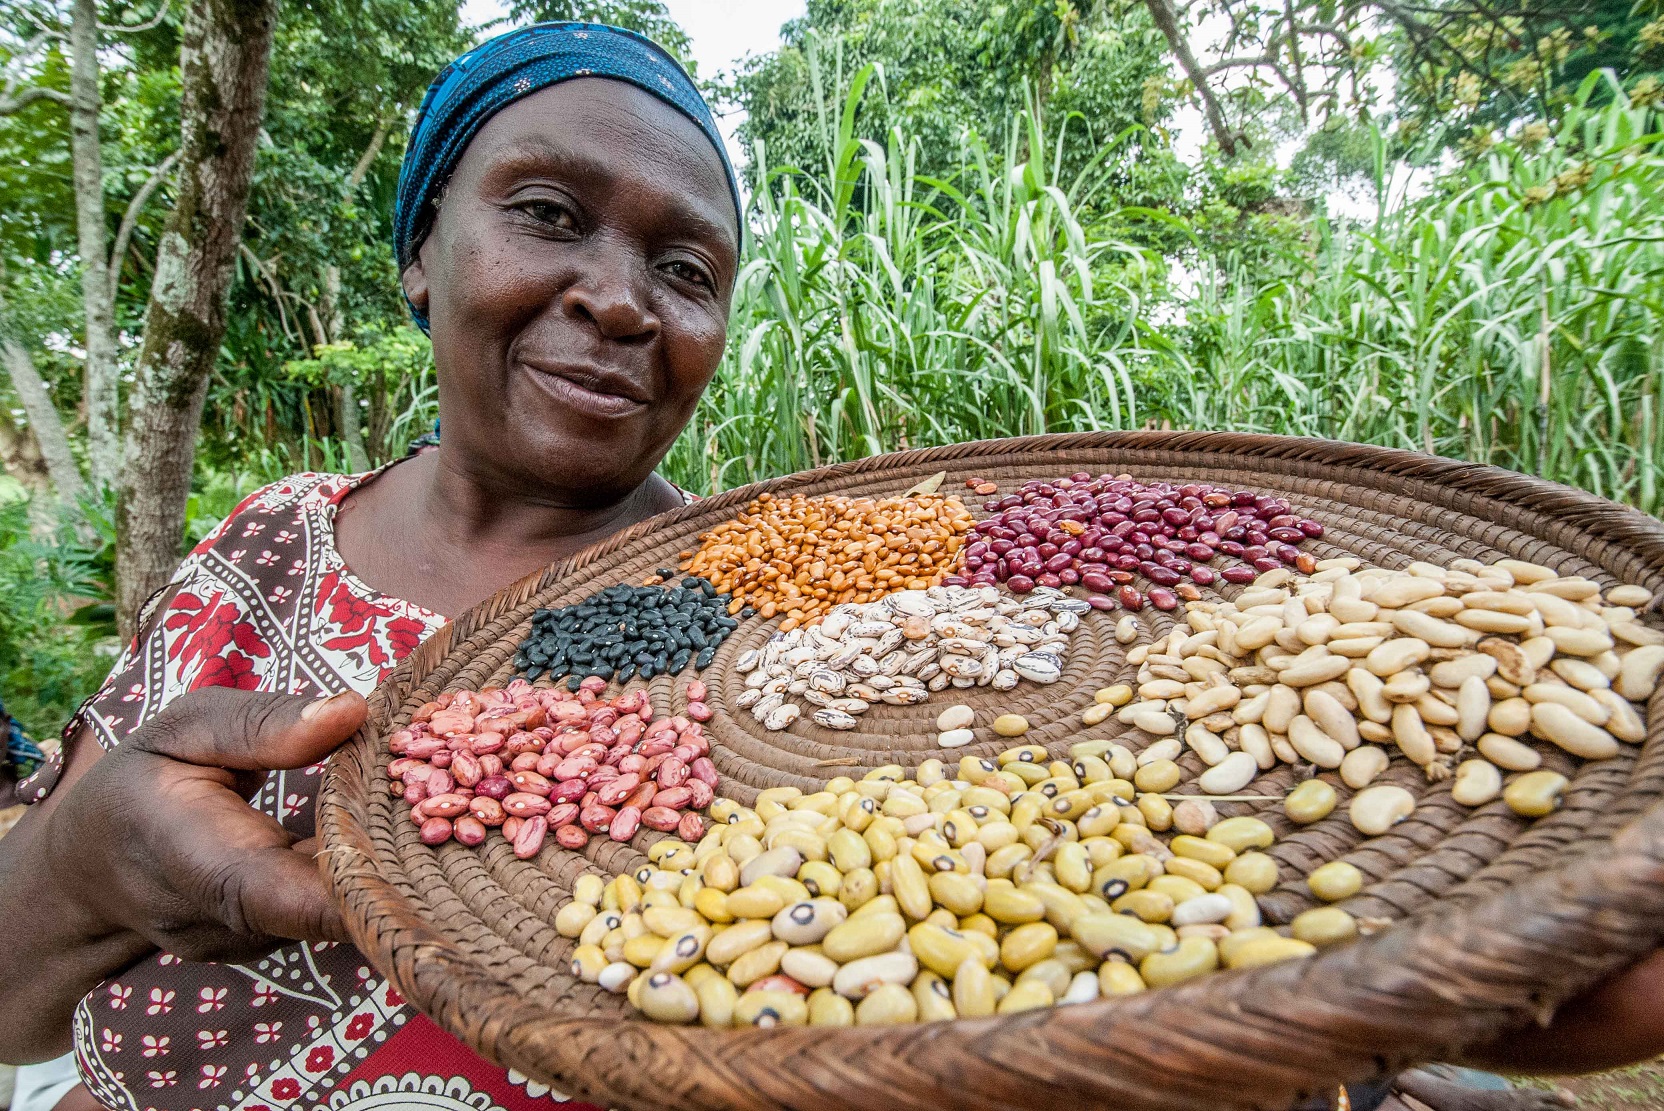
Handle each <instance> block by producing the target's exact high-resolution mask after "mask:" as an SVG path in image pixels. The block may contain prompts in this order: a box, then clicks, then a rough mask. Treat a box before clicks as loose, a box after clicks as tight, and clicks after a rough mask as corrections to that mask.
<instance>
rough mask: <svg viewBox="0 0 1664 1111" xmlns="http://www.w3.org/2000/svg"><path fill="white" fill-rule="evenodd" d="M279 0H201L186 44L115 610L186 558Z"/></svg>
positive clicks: (124, 493) (121, 611)
mask: <svg viewBox="0 0 1664 1111" xmlns="http://www.w3.org/2000/svg"><path fill="white" fill-rule="evenodd" d="M276 8H277V5H276V0H192V3H191V6H190V8H189V9H188V11H187V12H186V16H185V27H184V36H183V39H182V41H181V44H180V51H179V69H180V84H181V86H182V88H183V94H184V95H183V98H182V101H181V104H180V117H181V119H180V140H181V141H180V144H179V152H180V158H179V189H178V201H177V202H176V203H175V205H174V208H173V211H172V213H170V214H169V216H168V220H167V225H166V227H165V229H164V230H163V233H162V241H161V245H160V247H159V249H158V251H157V254H156V277H155V280H154V281H153V282H152V284H151V290H150V304H149V306H148V307H147V309H146V312H145V327H144V345H143V347H142V348H141V349H140V352H139V361H138V370H137V382H136V384H135V386H134V390H133V401H132V404H131V406H130V407H129V412H128V420H127V438H126V461H125V466H124V469H123V473H122V484H121V490H120V495H119V498H118V501H117V510H116V522H117V526H118V531H117V541H116V582H117V622H118V625H119V627H120V630H121V635H122V636H123V638H125V637H127V636H130V635H131V634H132V631H133V622H134V619H135V617H136V616H137V614H138V611H139V607H140V606H141V605H143V603H144V600H145V599H146V598H147V597H149V596H150V595H151V593H153V592H154V591H156V590H158V589H160V588H161V587H162V586H165V585H166V584H167V581H168V578H169V576H171V575H172V574H173V569H174V568H175V567H176V566H177V565H178V563H179V544H180V538H181V536H182V534H183V530H184V526H185V500H186V497H187V496H188V495H189V493H190V488H191V468H192V464H193V462H194V460H195V457H196V436H197V430H198V427H199V426H200V424H201V422H202V404H203V399H204V398H205V397H206V396H207V392H208V378H209V374H210V372H211V371H212V370H213V368H214V360H215V357H216V356H217V355H218V353H219V346H220V340H221V338H222V337H223V336H224V334H225V297H226V290H227V289H228V287H229V286H230V284H231V266H232V262H233V261H234V260H235V259H236V256H237V245H238V243H239V242H240V239H241V236H242V229H243V216H244V214H245V212H246V210H247V207H248V191H249V180H250V178H251V177H252V176H253V170H254V152H255V142H256V139H257V138H258V136H259V132H260V122H261V117H262V114H263V112H264V109H265V100H266V74H267V64H268V62H269V60H270V57H271V47H272V27H273V24H274V23H275V21H276Z"/></svg>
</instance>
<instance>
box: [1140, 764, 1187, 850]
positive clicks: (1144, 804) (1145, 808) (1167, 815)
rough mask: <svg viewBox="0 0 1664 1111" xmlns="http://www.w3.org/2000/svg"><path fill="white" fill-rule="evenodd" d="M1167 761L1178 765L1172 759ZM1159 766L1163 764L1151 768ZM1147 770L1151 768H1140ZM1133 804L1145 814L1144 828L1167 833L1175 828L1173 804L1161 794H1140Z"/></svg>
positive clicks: (1175, 766) (1153, 765)
mask: <svg viewBox="0 0 1664 1111" xmlns="http://www.w3.org/2000/svg"><path fill="white" fill-rule="evenodd" d="M1166 763H1167V764H1171V765H1172V767H1174V768H1177V767H1178V765H1177V764H1172V762H1171V761H1167V762H1166ZM1158 766H1161V765H1156V764H1152V765H1150V767H1151V768H1155V767H1158ZM1147 770H1149V769H1146V768H1140V769H1139V771H1140V773H1143V772H1144V771H1147ZM1133 805H1134V806H1136V807H1137V808H1138V812H1139V813H1140V814H1142V815H1144V828H1146V829H1150V830H1154V831H1155V832H1157V833H1165V832H1167V831H1168V830H1170V829H1172V828H1173V804H1172V803H1170V802H1168V801H1167V800H1166V799H1164V798H1162V797H1161V796H1160V795H1158V794H1154V793H1152V792H1145V793H1144V794H1141V795H1139V796H1138V798H1137V800H1136V801H1135V802H1134V803H1133Z"/></svg>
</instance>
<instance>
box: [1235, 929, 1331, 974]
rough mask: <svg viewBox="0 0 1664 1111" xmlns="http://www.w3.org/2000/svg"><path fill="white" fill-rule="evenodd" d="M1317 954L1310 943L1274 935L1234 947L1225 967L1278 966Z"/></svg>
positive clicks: (1257, 938)
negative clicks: (1280, 963)
mask: <svg viewBox="0 0 1664 1111" xmlns="http://www.w3.org/2000/svg"><path fill="white" fill-rule="evenodd" d="M1315 952H1317V946H1315V945H1313V944H1312V943H1311V942H1309V941H1301V940H1299V939H1298V938H1292V937H1283V936H1281V935H1280V934H1275V933H1274V934H1270V935H1268V936H1263V937H1255V938H1252V939H1250V940H1248V941H1245V942H1244V943H1243V944H1241V945H1239V946H1236V947H1234V948H1233V949H1232V950H1231V956H1230V959H1229V960H1227V961H1226V962H1225V967H1227V968H1257V967H1259V966H1260V965H1262V964H1276V963H1278V962H1279V961H1287V960H1293V959H1295V958H1296V957H1306V956H1310V955H1311V954H1313V953H1315Z"/></svg>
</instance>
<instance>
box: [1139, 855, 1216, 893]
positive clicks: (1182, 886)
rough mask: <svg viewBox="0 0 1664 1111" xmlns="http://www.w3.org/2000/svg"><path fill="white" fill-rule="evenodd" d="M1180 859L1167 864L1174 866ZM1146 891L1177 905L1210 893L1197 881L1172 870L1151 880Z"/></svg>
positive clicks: (1145, 888)
mask: <svg viewBox="0 0 1664 1111" xmlns="http://www.w3.org/2000/svg"><path fill="white" fill-rule="evenodd" d="M1179 859H1182V858H1179V857H1175V858H1174V859H1173V860H1169V861H1168V862H1167V863H1168V864H1173V863H1176V862H1177V861H1178V860H1179ZM1144 890H1145V891H1152V892H1156V893H1158V894H1161V895H1165V896H1167V897H1168V898H1169V899H1172V900H1173V902H1174V903H1175V904H1178V903H1182V902H1184V901H1185V900H1186V899H1195V898H1198V897H1199V896H1202V895H1206V894H1207V893H1208V892H1207V888H1205V887H1203V886H1202V885H1201V884H1199V883H1197V882H1196V881H1195V880H1193V879H1190V878H1189V877H1188V876H1181V875H1179V874H1178V873H1177V872H1174V871H1172V870H1169V871H1168V872H1167V873H1166V874H1165V875H1161V876H1157V877H1156V878H1155V879H1153V880H1151V881H1150V882H1149V883H1148V884H1146V885H1145V886H1144Z"/></svg>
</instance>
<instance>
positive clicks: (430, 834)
mask: <svg viewBox="0 0 1664 1111" xmlns="http://www.w3.org/2000/svg"><path fill="white" fill-rule="evenodd" d="M450 839H451V823H450V820H449V819H446V818H428V819H426V820H424V821H423V822H422V844H424V845H443V844H444V843H445V842H447V841H449V840H450Z"/></svg>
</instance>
